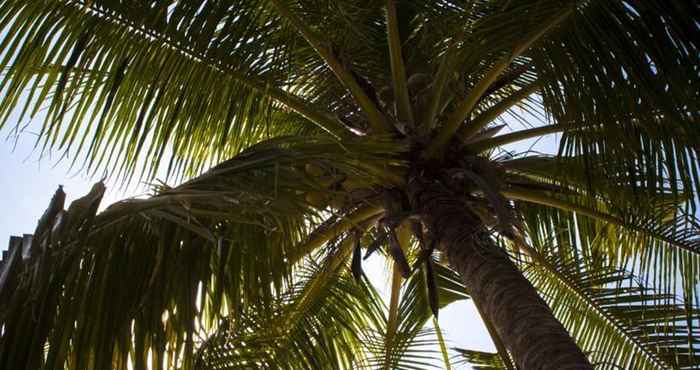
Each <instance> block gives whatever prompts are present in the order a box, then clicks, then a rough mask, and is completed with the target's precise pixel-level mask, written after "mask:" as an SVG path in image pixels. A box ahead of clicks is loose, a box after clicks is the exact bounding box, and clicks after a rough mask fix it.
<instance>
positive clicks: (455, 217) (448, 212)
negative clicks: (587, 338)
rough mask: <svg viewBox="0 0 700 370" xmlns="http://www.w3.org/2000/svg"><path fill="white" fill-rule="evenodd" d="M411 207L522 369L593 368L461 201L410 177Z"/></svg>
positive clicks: (439, 186) (429, 184) (428, 183)
mask: <svg viewBox="0 0 700 370" xmlns="http://www.w3.org/2000/svg"><path fill="white" fill-rule="evenodd" d="M409 196H410V198H411V199H410V201H411V204H412V207H413V208H414V209H415V210H416V211H418V212H419V213H420V215H421V216H422V218H423V220H424V221H425V223H426V224H427V226H428V228H429V230H430V235H431V236H433V237H434V238H437V240H436V241H437V243H438V244H437V245H438V248H439V249H440V250H441V251H442V252H443V253H444V254H445V255H446V257H447V259H448V261H449V264H450V266H451V267H452V268H453V269H454V270H455V271H457V272H458V273H459V274H460V276H461V278H462V281H463V282H464V284H465V286H466V287H467V290H468V292H469V293H470V295H471V297H472V299H473V300H474V304H476V305H477V307H478V308H479V310H480V311H481V312H482V313H483V315H484V318H485V319H486V320H489V321H490V322H491V323H492V324H493V326H494V328H495V329H496V332H497V333H498V335H499V337H500V338H501V340H502V341H503V343H504V345H505V346H506V348H507V349H508V350H509V351H510V353H511V355H512V356H513V358H514V360H515V362H516V364H517V366H518V368H519V369H521V370H545V369H546V370H550V369H551V370H574V369H577V370H578V369H590V370H592V369H593V366H592V365H591V363H590V362H589V361H588V359H587V358H586V356H585V355H584V354H583V352H582V351H581V350H580V349H579V348H578V346H577V345H576V343H575V342H574V341H573V339H572V338H571V337H570V336H569V333H568V332H567V331H566V329H565V328H564V326H563V325H562V324H561V323H560V322H559V321H558V320H557V319H556V318H555V317H554V315H553V314H552V311H551V310H550V309H549V307H548V306H547V304H546V303H545V302H544V300H543V299H542V298H540V296H539V295H538V293H537V291H536V290H535V288H534V287H533V286H532V285H531V284H530V282H529V281H528V280H527V279H526V278H525V277H524V276H523V275H522V274H521V273H520V271H519V270H518V269H517V267H516V266H515V265H514V264H513V263H512V262H511V261H510V259H509V258H508V256H507V255H506V254H505V252H504V251H503V250H501V249H500V248H498V247H497V246H496V245H493V243H492V242H491V241H490V239H489V237H488V235H487V234H486V230H485V227H484V226H483V223H482V222H481V220H480V219H479V218H478V217H477V216H476V215H474V214H472V213H471V212H470V211H469V210H468V208H467V207H466V204H465V202H464V201H463V200H462V199H463V198H462V199H460V198H459V197H457V196H455V195H453V193H452V192H451V191H449V190H448V189H447V188H445V187H444V186H443V185H441V184H439V183H437V182H428V181H425V180H423V179H415V178H414V179H413V180H412V181H411V183H410V184H409Z"/></svg>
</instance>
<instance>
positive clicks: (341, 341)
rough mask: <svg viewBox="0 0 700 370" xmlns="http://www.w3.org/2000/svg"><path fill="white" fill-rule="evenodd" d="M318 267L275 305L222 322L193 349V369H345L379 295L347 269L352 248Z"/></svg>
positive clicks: (376, 314)
mask: <svg viewBox="0 0 700 370" xmlns="http://www.w3.org/2000/svg"><path fill="white" fill-rule="evenodd" d="M342 244H347V245H346V246H345V247H343V246H341V247H340V249H338V250H336V251H334V252H332V254H330V255H329V256H328V257H326V259H338V261H337V262H335V261H334V262H333V263H331V264H325V263H324V264H323V265H318V264H317V262H314V261H310V262H309V264H307V266H306V267H304V268H303V270H302V271H301V272H300V274H299V275H298V279H299V280H298V281H296V282H295V283H294V284H293V285H292V286H291V287H290V289H289V291H288V292H286V293H285V294H284V295H283V296H282V297H281V298H280V300H279V301H276V302H274V303H273V304H272V305H271V306H251V307H249V308H248V309H247V310H246V312H245V313H244V314H243V315H238V316H236V317H231V318H227V319H226V321H225V322H224V324H223V325H221V326H220V328H219V330H217V332H216V333H215V334H213V335H212V336H210V337H209V339H207V340H206V341H205V342H204V343H203V345H202V347H201V348H200V350H199V354H198V356H199V360H198V361H199V364H198V369H202V370H204V369H220V368H236V369H351V368H359V367H361V366H362V364H363V361H364V358H363V357H364V356H365V353H366V350H365V349H364V344H363V339H364V337H365V336H366V335H367V333H368V332H369V331H371V330H372V329H373V328H375V327H377V325H381V324H382V322H383V321H382V320H383V319H384V316H383V312H382V310H381V306H380V305H378V304H377V302H378V300H379V296H378V295H377V293H376V292H375V291H374V290H373V289H372V288H371V286H369V285H367V284H366V283H365V282H362V283H360V284H358V283H357V282H356V281H355V280H354V279H353V278H352V277H351V276H349V274H348V273H347V270H345V269H341V268H340V267H346V263H345V262H346V261H347V258H348V256H349V252H351V251H352V249H351V248H350V247H351V246H352V243H348V242H347V241H344V242H343V243H342Z"/></svg>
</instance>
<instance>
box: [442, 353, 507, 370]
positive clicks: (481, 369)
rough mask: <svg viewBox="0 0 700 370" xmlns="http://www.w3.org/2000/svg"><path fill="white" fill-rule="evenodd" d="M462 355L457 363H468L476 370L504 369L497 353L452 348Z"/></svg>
mask: <svg viewBox="0 0 700 370" xmlns="http://www.w3.org/2000/svg"><path fill="white" fill-rule="evenodd" d="M453 350H455V351H457V352H458V353H459V356H460V357H462V359H461V360H460V362H459V363H463V364H469V365H471V367H472V368H473V369H477V370H506V367H505V365H504V364H503V360H501V356H499V355H498V353H491V352H483V351H474V350H469V349H463V348H453Z"/></svg>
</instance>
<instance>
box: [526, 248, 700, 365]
mask: <svg viewBox="0 0 700 370" xmlns="http://www.w3.org/2000/svg"><path fill="white" fill-rule="evenodd" d="M523 268H524V271H525V273H526V276H527V277H528V278H529V279H530V280H531V281H532V282H533V284H534V285H535V287H537V288H538V290H539V291H540V292H541V293H542V295H543V297H544V298H545V300H547V302H548V303H549V304H550V306H551V307H553V311H554V314H555V315H556V316H557V318H559V320H561V322H562V324H564V326H566V328H567V329H568V330H569V331H570V332H571V334H572V336H573V337H574V338H575V339H576V340H577V342H578V343H579V345H580V346H581V347H582V349H584V350H585V351H588V352H589V353H590V357H591V359H592V362H593V363H594V364H598V366H599V367H600V368H650V369H651V368H657V369H666V368H674V369H693V368H695V367H697V366H698V364H700V350H699V349H698V341H697V338H698V335H700V329H699V328H698V327H697V319H698V315H699V314H700V310H698V308H697V307H696V306H695V307H694V306H692V305H689V303H688V302H679V301H678V297H677V296H674V295H669V294H663V293H658V292H656V291H655V290H654V289H652V288H649V287H648V286H646V285H645V284H644V279H643V278H640V277H639V276H635V275H633V274H630V273H627V272H625V271H621V270H613V269H609V268H608V269H606V268H595V269H591V268H588V267H586V265H585V263H584V262H576V261H574V260H568V261H567V260H562V259H561V258H560V257H558V256H557V257H554V255H550V256H549V258H548V259H547V263H544V264H543V263H538V262H534V263H532V264H525V265H523Z"/></svg>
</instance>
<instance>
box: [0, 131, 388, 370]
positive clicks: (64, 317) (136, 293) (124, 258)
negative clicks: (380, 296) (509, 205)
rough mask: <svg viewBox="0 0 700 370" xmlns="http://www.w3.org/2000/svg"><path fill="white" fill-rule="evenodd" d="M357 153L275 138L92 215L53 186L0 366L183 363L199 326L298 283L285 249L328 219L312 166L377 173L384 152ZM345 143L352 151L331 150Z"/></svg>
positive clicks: (18, 285)
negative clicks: (311, 197) (132, 360)
mask: <svg viewBox="0 0 700 370" xmlns="http://www.w3.org/2000/svg"><path fill="white" fill-rule="evenodd" d="M366 144H367V143H366V142H362V143H359V145H360V146H364V145H366ZM380 146H381V147H383V148H385V149H386V150H389V151H393V150H395V149H396V148H394V149H392V146H391V145H388V146H387V145H386V143H385V144H380ZM331 147H335V149H333V150H330V149H331ZM350 149H351V146H350V147H345V148H344V149H343V148H340V147H338V144H337V143H335V142H334V140H333V139H329V138H319V140H317V141H314V140H310V138H309V137H306V138H304V140H299V138H288V139H286V140H282V139H277V140H275V141H271V142H267V143H263V144H259V145H257V146H255V147H253V148H251V149H249V150H248V151H246V152H244V153H242V154H241V155H239V156H238V157H236V158H234V159H231V160H229V161H226V162H223V163H222V164H220V165H218V166H216V167H214V168H213V169H212V170H210V171H209V172H207V173H205V174H204V175H202V176H200V177H198V178H196V179H193V180H191V181H188V182H186V183H184V184H182V185H180V186H178V187H175V188H169V187H167V186H161V187H160V188H158V189H156V194H155V195H153V196H152V197H149V198H146V199H132V200H126V201H122V202H119V203H116V204H114V205H112V206H110V207H108V208H107V209H106V210H105V211H103V212H102V213H100V214H98V215H96V216H95V211H96V210H97V205H96V204H93V203H90V202H97V201H99V199H100V197H99V196H90V197H88V198H86V199H87V200H89V201H90V202H88V204H87V206H86V205H81V203H85V202H86V201H77V203H75V202H74V204H73V205H71V207H69V210H68V212H67V213H66V212H63V211H62V205H61V204H60V201H59V200H60V199H61V196H60V194H61V192H59V193H58V195H59V196H58V197H56V199H57V201H56V202H53V203H52V206H51V207H50V208H49V209H50V211H49V212H47V213H46V215H47V216H46V217H45V218H44V219H45V220H48V221H47V222H42V225H43V226H42V227H41V228H39V229H38V230H37V232H36V233H35V238H34V240H33V242H32V245H31V249H30V251H31V252H29V251H22V252H23V253H25V254H26V253H29V254H28V255H29V256H30V257H29V258H27V259H22V260H21V261H18V262H15V263H14V264H13V267H12V269H11V270H7V271H9V272H10V273H11V275H7V274H5V272H3V274H5V275H3V276H2V280H3V281H4V282H7V283H3V285H2V291H0V295H1V296H2V297H4V298H6V299H3V300H2V302H1V303H0V321H1V322H2V324H3V325H4V331H3V333H2V336H1V337H0V365H2V366H3V367H18V366H19V364H27V368H32V367H33V366H38V365H40V364H42V363H43V362H44V361H47V362H46V363H45V366H47V367H66V368H70V369H84V368H105V367H107V366H108V365H107V364H111V363H113V362H115V363H120V364H126V361H127V358H129V356H131V355H132V354H133V353H138V354H139V356H142V355H143V356H145V354H146V353H149V351H150V353H151V354H152V357H153V358H154V359H156V360H154V361H156V362H158V361H160V362H161V363H162V362H163V361H166V362H167V364H169V365H168V366H174V365H175V364H177V363H178V362H177V361H178V360H179V359H181V358H182V360H183V361H185V362H184V364H183V365H182V366H184V367H185V368H189V367H190V366H191V365H192V362H191V361H192V355H193V353H194V350H195V341H196V339H197V338H196V337H197V336H198V335H201V334H202V333H205V332H206V331H207V330H209V329H210V328H212V327H213V326H214V325H215V324H216V323H217V321H218V319H219V318H220V317H222V316H224V315H227V314H236V313H238V312H240V311H241V310H242V308H244V307H247V306H248V305H251V304H262V305H264V304H268V303H269V304H271V303H272V302H273V301H275V299H278V297H279V296H280V295H281V294H283V293H284V291H285V289H284V287H285V286H286V285H288V284H289V283H290V278H291V272H292V269H293V266H292V265H290V264H289V258H290V256H292V255H299V253H298V251H296V249H297V248H301V247H303V246H304V243H303V242H304V241H305V240H306V239H307V238H308V232H309V230H310V229H311V228H313V226H314V225H316V224H318V223H320V222H322V221H323V220H324V219H325V218H326V217H327V216H324V214H322V213H321V212H320V211H319V210H318V209H316V208H314V207H313V206H311V205H309V204H308V202H307V199H306V195H307V194H308V193H309V192H311V191H324V189H325V188H324V187H323V186H321V185H320V184H319V180H318V179H317V178H314V177H313V176H311V175H310V174H309V173H307V171H306V165H307V164H313V165H318V166H320V167H327V168H334V169H335V170H336V171H338V173H340V174H343V173H345V174H346V175H351V174H352V172H354V171H360V172H355V175H360V174H361V175H360V177H361V178H364V179H365V181H369V182H370V183H371V182H372V181H376V180H379V178H380V177H381V174H378V173H377V172H376V167H374V166H376V165H378V164H382V163H385V158H381V159H380V160H379V162H377V161H374V160H372V159H370V157H371V156H370V157H366V155H367V153H368V152H367V151H365V150H359V151H358V152H357V153H358V155H359V157H356V158H355V159H350V157H352V155H350V156H348V155H349V154H350V151H349V150H350ZM356 149H359V148H356ZM338 150H341V151H348V152H343V155H342V158H337V156H334V155H332V154H331V153H333V152H335V151H338ZM370 152H371V151H370ZM329 154H331V157H328V155H329ZM332 157H336V158H332ZM324 158H326V159H324ZM343 158H344V159H343ZM328 159H330V160H328ZM375 159H376V158H375ZM372 162H374V165H373V164H372ZM367 166H369V167H367ZM372 167H374V169H371V168H372ZM362 168H365V169H370V171H369V172H365V171H363V170H362ZM348 170H350V172H346V171H348ZM372 173H375V175H379V176H380V177H375V175H372ZM355 175H352V176H355ZM373 178H374V179H375V180H372V179H373ZM379 182H382V180H379ZM336 192H337V191H336ZM85 209H87V210H88V211H85ZM350 211H352V210H348V212H350ZM340 213H341V214H342V211H341V212H340ZM75 215H80V217H79V218H76V217H74V216H75ZM341 218H342V217H341ZM59 220H60V221H59ZM304 248H305V247H304ZM40 298H41V299H40ZM46 345H48V352H47V353H46V357H45V350H46V348H47V347H46ZM141 360H142V358H141V357H139V361H141Z"/></svg>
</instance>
